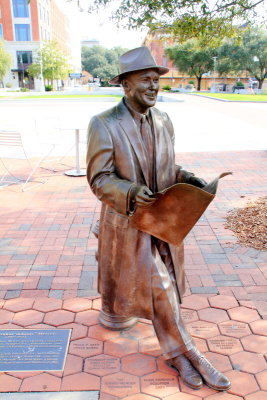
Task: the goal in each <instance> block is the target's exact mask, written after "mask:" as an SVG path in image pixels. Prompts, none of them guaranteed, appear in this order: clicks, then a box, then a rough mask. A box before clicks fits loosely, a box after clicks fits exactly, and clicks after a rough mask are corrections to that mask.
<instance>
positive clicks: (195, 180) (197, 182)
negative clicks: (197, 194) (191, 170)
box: [187, 175, 207, 188]
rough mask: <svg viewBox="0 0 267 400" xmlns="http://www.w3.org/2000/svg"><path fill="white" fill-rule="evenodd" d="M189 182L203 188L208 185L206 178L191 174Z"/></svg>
mask: <svg viewBox="0 0 267 400" xmlns="http://www.w3.org/2000/svg"><path fill="white" fill-rule="evenodd" d="M187 183H189V185H193V186H196V187H199V188H203V187H204V186H206V185H207V182H206V181H205V180H204V179H202V178H198V177H197V176H194V175H192V176H190V178H189V179H188V181H187Z"/></svg>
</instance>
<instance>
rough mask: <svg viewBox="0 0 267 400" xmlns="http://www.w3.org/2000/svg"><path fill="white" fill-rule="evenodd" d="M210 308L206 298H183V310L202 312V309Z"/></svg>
mask: <svg viewBox="0 0 267 400" xmlns="http://www.w3.org/2000/svg"><path fill="white" fill-rule="evenodd" d="M206 307H209V302H208V300H207V299H206V297H203V296H198V295H197V294H192V295H190V296H186V297H184V298H183V308H189V309H190V310H201V309H202V308H206Z"/></svg>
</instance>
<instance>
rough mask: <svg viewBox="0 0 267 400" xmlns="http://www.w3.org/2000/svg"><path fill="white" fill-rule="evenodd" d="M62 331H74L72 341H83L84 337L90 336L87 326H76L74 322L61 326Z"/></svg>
mask: <svg viewBox="0 0 267 400" xmlns="http://www.w3.org/2000/svg"><path fill="white" fill-rule="evenodd" d="M60 329H71V330H72V331H71V337H70V340H76V339H82V338H84V337H87V334H88V327H87V326H84V325H80V324H75V323H74V322H73V323H72V324H66V325H61V326H60Z"/></svg>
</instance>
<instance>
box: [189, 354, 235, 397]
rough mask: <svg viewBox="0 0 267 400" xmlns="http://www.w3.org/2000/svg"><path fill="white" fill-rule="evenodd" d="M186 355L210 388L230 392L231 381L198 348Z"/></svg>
mask: <svg viewBox="0 0 267 400" xmlns="http://www.w3.org/2000/svg"><path fill="white" fill-rule="evenodd" d="M184 355H185V357H187V358H188V360H190V362H191V363H192V365H193V366H194V367H195V369H196V370H197V371H198V372H199V373H200V374H201V376H202V378H203V380H204V382H205V383H206V385H208V386H209V387H210V388H212V389H215V390H228V389H229V388H230V386H231V383H230V381H229V379H228V378H227V377H226V376H225V375H223V374H222V373H221V372H219V371H218V370H217V369H216V368H215V367H214V366H213V365H212V364H211V363H210V362H209V361H208V360H207V359H206V357H204V356H203V354H201V353H200V351H199V350H198V349H197V348H193V349H191V350H189V351H187V352H186V353H184Z"/></svg>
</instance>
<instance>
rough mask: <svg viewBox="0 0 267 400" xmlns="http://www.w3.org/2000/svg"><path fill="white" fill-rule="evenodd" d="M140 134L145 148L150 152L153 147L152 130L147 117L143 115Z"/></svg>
mask: <svg viewBox="0 0 267 400" xmlns="http://www.w3.org/2000/svg"><path fill="white" fill-rule="evenodd" d="M140 132H141V136H142V140H143V143H144V145H145V148H146V150H147V151H149V149H150V147H151V128H150V125H149V123H148V120H147V117H146V116H145V115H142V118H141V121H140Z"/></svg>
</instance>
